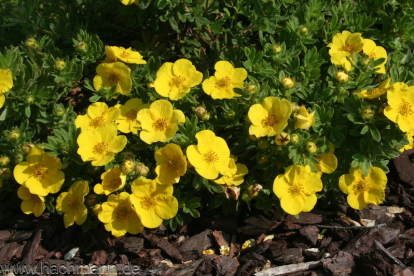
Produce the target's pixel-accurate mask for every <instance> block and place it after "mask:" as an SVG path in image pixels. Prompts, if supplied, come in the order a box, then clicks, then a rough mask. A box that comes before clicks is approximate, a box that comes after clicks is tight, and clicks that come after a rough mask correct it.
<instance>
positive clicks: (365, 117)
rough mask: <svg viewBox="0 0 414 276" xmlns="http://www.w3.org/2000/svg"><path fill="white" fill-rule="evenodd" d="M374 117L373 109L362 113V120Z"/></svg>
mask: <svg viewBox="0 0 414 276" xmlns="http://www.w3.org/2000/svg"><path fill="white" fill-rule="evenodd" d="M373 116H374V112H372V110H371V109H366V110H364V111H363V112H362V118H364V119H371V118H372V117H373Z"/></svg>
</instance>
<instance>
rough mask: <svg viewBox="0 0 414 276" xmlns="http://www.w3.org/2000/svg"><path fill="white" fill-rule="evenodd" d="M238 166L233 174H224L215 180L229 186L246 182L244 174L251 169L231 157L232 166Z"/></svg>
mask: <svg viewBox="0 0 414 276" xmlns="http://www.w3.org/2000/svg"><path fill="white" fill-rule="evenodd" d="M234 166H236V173H235V174H234V175H232V176H223V177H221V178H219V179H217V180H215V181H214V182H216V183H217V184H222V185H227V186H239V185H240V184H242V183H243V182H244V179H243V176H245V175H246V174H248V173H249V169H248V168H247V166H246V165H244V164H241V163H236V160H235V159H233V158H231V161H230V167H234Z"/></svg>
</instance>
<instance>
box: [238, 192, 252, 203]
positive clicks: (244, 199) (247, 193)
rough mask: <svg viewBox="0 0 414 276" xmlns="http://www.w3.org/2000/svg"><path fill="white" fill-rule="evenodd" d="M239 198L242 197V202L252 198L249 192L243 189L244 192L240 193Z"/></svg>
mask: <svg viewBox="0 0 414 276" xmlns="http://www.w3.org/2000/svg"><path fill="white" fill-rule="evenodd" d="M241 198H242V200H243V201H244V202H249V201H250V200H252V198H251V197H250V195H249V192H248V191H244V192H243V193H242V196H241Z"/></svg>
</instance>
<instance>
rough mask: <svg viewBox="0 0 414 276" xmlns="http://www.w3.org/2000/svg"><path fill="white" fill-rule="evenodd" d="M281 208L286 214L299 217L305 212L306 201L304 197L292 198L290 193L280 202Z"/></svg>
mask: <svg viewBox="0 0 414 276" xmlns="http://www.w3.org/2000/svg"><path fill="white" fill-rule="evenodd" d="M280 206H281V207H282V209H283V210H284V211H285V212H286V213H288V214H291V215H297V214H299V213H300V212H302V210H303V206H304V200H303V197H302V196H292V195H291V194H289V193H288V194H286V195H284V196H283V197H282V199H281V200H280Z"/></svg>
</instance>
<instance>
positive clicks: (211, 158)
mask: <svg viewBox="0 0 414 276" xmlns="http://www.w3.org/2000/svg"><path fill="white" fill-rule="evenodd" d="M218 160H219V158H218V155H217V153H215V152H214V151H212V150H209V151H208V152H206V153H204V161H206V162H207V163H209V164H211V163H214V162H217V161H218Z"/></svg>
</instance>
